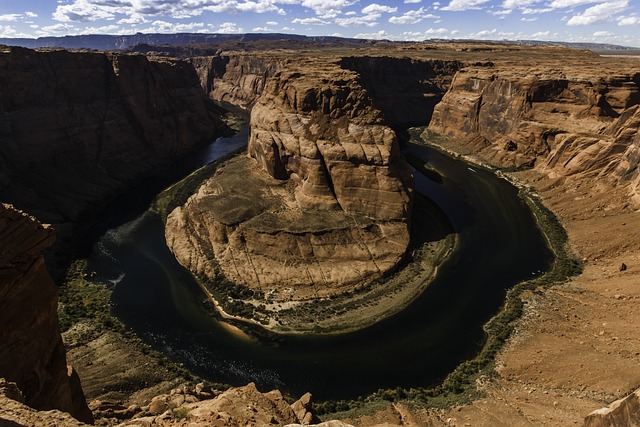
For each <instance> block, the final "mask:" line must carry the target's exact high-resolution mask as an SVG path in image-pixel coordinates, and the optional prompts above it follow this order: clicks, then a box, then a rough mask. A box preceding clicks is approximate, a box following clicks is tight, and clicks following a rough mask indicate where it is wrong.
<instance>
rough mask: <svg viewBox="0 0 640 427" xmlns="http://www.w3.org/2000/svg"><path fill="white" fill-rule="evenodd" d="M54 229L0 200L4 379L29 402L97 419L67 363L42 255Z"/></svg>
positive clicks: (1, 361)
mask: <svg viewBox="0 0 640 427" xmlns="http://www.w3.org/2000/svg"><path fill="white" fill-rule="evenodd" d="M53 241H54V233H53V230H52V229H51V228H49V227H45V226H42V225H40V224H39V223H38V222H37V221H36V220H35V219H34V218H33V217H30V216H28V215H26V214H24V213H22V212H20V211H17V210H15V209H14V208H13V207H11V206H10V205H5V204H0V325H1V327H0V378H5V379H7V380H9V381H12V382H15V383H16V384H17V386H18V387H19V389H20V391H21V392H22V394H23V395H24V398H25V403H26V404H27V405H29V406H31V407H33V408H36V409H40V410H48V409H60V410H62V411H65V412H69V413H70V414H72V415H73V416H74V417H76V418H77V419H79V420H82V421H85V422H92V420H93V417H92V415H91V411H89V408H88V407H87V404H86V402H85V400H84V394H83V392H82V388H81V386H80V380H79V378H78V376H77V374H76V373H75V371H74V370H73V369H72V368H71V367H69V366H67V363H66V355H65V349H64V345H63V343H62V337H61V336H60V330H59V328H58V317H57V306H58V296H57V290H56V287H55V285H54V283H53V280H52V279H51V277H50V276H49V273H48V272H47V269H46V266H45V263H44V258H43V256H42V253H43V251H44V250H45V249H47V248H48V247H49V246H50V245H51V244H52V243H53Z"/></svg>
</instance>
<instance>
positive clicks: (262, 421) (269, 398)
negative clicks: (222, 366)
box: [121, 383, 315, 427]
mask: <svg viewBox="0 0 640 427" xmlns="http://www.w3.org/2000/svg"><path fill="white" fill-rule="evenodd" d="M178 396H180V393H175V394H174V395H170V396H158V398H156V399H154V401H163V399H164V400H170V401H173V402H179V400H176V397H178ZM171 399H173V400H171ZM154 401H152V402H151V405H153V404H154ZM156 406H158V408H160V407H163V408H164V409H162V410H161V412H158V415H152V416H146V417H138V418H135V419H133V420H131V421H128V422H125V423H123V424H121V426H122V427H124V426H131V427H133V426H140V427H155V426H158V427H160V426H180V425H185V426H186V425H207V426H220V427H234V426H238V427H240V426H249V425H250V426H255V427H266V426H282V425H286V424H294V423H301V422H303V420H306V421H312V420H315V417H313V415H312V414H311V412H309V411H308V410H309V409H310V400H309V398H308V397H307V395H305V396H304V397H303V399H301V400H298V401H296V402H294V403H293V404H292V405H289V404H288V403H287V402H286V401H285V400H284V398H283V396H282V393H280V392H279V391H278V390H273V391H270V392H267V393H261V392H259V391H258V390H257V389H256V386H255V384H253V383H250V384H248V385H246V386H244V387H236V388H232V389H229V390H227V391H225V392H223V393H221V394H219V395H217V396H216V397H214V398H212V399H207V400H203V401H200V402H188V401H184V400H183V401H182V402H180V403H173V404H169V405H164V406H162V405H156ZM296 408H297V409H296ZM300 416H302V417H300ZM306 424H308V422H307V423H306Z"/></svg>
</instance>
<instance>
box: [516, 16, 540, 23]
mask: <svg viewBox="0 0 640 427" xmlns="http://www.w3.org/2000/svg"><path fill="white" fill-rule="evenodd" d="M520 20H521V21H522V22H535V21H537V20H538V17H537V16H534V17H532V18H524V17H523V18H520Z"/></svg>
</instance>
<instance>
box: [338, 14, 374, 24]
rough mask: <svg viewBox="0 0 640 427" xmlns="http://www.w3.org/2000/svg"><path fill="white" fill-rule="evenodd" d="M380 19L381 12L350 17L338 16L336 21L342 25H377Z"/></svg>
mask: <svg viewBox="0 0 640 427" xmlns="http://www.w3.org/2000/svg"><path fill="white" fill-rule="evenodd" d="M378 19H380V14H379V13H373V14H370V15H364V16H354V17H350V18H336V20H335V23H336V24H338V25H340V26H341V27H375V26H376V25H378Z"/></svg>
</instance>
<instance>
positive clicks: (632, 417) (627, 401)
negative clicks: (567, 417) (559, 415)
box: [584, 390, 640, 427]
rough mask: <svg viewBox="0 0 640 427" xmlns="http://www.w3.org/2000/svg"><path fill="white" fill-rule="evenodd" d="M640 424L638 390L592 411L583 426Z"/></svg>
mask: <svg viewBox="0 0 640 427" xmlns="http://www.w3.org/2000/svg"><path fill="white" fill-rule="evenodd" d="M638 424H640V390H636V391H635V392H634V393H631V394H630V395H628V396H627V397H625V398H624V399H620V400H616V401H615V402H613V403H612V404H611V405H609V406H608V407H605V408H602V409H598V410H596V411H593V412H592V413H591V414H589V415H588V416H587V418H585V420H584V427H613V426H634V425H638Z"/></svg>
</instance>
